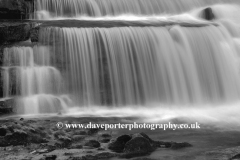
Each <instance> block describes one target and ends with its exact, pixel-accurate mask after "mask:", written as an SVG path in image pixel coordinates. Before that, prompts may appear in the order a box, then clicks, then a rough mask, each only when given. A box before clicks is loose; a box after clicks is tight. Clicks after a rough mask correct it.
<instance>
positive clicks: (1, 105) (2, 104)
mask: <svg viewBox="0 0 240 160" xmlns="http://www.w3.org/2000/svg"><path fill="white" fill-rule="evenodd" d="M0 39H1V38H0ZM0 76H1V75H0ZM14 106H15V100H14V99H8V100H4V101H0V114H9V113H11V112H13V109H14Z"/></svg>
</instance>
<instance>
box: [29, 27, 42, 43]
mask: <svg viewBox="0 0 240 160" xmlns="http://www.w3.org/2000/svg"><path fill="white" fill-rule="evenodd" d="M39 30H40V28H39V27H34V28H32V29H31V30H30V39H31V42H38V36H39Z"/></svg>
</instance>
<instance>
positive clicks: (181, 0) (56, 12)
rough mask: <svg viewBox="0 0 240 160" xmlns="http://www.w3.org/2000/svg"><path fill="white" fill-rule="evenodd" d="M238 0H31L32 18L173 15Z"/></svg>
mask: <svg viewBox="0 0 240 160" xmlns="http://www.w3.org/2000/svg"><path fill="white" fill-rule="evenodd" d="M225 2H227V3H228V4H229V3H232V2H235V3H238V0H35V8H36V12H35V14H34V16H33V18H34V19H40V20H44V19H54V18H60V17H62V18H63V17H64V18H77V17H83V16H87V17H103V16H104V17H106V16H119V15H137V16H155V15H160V14H161V15H175V14H180V13H184V12H187V11H190V10H193V9H196V8H199V7H205V6H209V5H213V4H221V3H225Z"/></svg>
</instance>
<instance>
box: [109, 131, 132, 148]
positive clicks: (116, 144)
mask: <svg viewBox="0 0 240 160" xmlns="http://www.w3.org/2000/svg"><path fill="white" fill-rule="evenodd" d="M131 139H132V137H131V136H129V135H122V136H120V137H118V138H117V139H116V140H115V141H113V142H112V143H110V144H109V146H108V148H109V149H110V150H113V151H115V152H122V151H123V149H124V147H125V144H126V143H127V142H128V141H130V140H131Z"/></svg>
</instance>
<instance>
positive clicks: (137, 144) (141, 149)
mask: <svg viewBox="0 0 240 160" xmlns="http://www.w3.org/2000/svg"><path fill="white" fill-rule="evenodd" d="M153 150H154V149H153V148H152V146H151V144H150V142H149V140H148V139H146V138H144V137H135V138H133V139H131V140H130V141H128V142H127V143H126V145H125V147H124V151H123V152H124V153H125V154H124V155H123V157H126V158H131V157H136V156H143V155H147V154H149V153H151V152H152V151H153Z"/></svg>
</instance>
